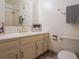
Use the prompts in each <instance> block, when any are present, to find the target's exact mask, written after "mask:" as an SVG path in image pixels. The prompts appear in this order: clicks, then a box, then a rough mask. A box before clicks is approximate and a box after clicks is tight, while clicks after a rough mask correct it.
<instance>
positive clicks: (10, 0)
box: [5, 0, 17, 5]
mask: <svg viewBox="0 0 79 59" xmlns="http://www.w3.org/2000/svg"><path fill="white" fill-rule="evenodd" d="M5 2H6V3H9V4H12V5H14V4H16V3H17V0H5Z"/></svg>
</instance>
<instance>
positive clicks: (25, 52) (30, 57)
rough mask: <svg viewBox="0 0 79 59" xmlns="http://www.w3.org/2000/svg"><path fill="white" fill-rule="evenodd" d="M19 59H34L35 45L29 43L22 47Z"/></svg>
mask: <svg viewBox="0 0 79 59" xmlns="http://www.w3.org/2000/svg"><path fill="white" fill-rule="evenodd" d="M21 57H22V59H34V57H35V44H34V43H30V44H28V45H25V46H22V48H21Z"/></svg>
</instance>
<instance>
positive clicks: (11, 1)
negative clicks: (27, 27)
mask: <svg viewBox="0 0 79 59" xmlns="http://www.w3.org/2000/svg"><path fill="white" fill-rule="evenodd" d="M18 5H19V0H5V25H6V26H19V25H22V23H23V21H24V18H23V17H22V16H21V15H19V6H18Z"/></svg>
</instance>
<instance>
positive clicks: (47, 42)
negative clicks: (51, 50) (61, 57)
mask: <svg viewBox="0 0 79 59" xmlns="http://www.w3.org/2000/svg"><path fill="white" fill-rule="evenodd" d="M43 42H44V43H43V44H44V47H43V48H44V49H43V51H44V52H46V51H47V50H48V47H49V45H48V44H49V34H45V35H44V41H43Z"/></svg>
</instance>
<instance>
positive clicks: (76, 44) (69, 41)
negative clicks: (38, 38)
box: [60, 36, 79, 54]
mask: <svg viewBox="0 0 79 59" xmlns="http://www.w3.org/2000/svg"><path fill="white" fill-rule="evenodd" d="M60 42H61V43H60V44H61V47H62V49H64V50H69V51H72V52H75V53H78V54H79V37H78V36H60Z"/></svg>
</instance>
